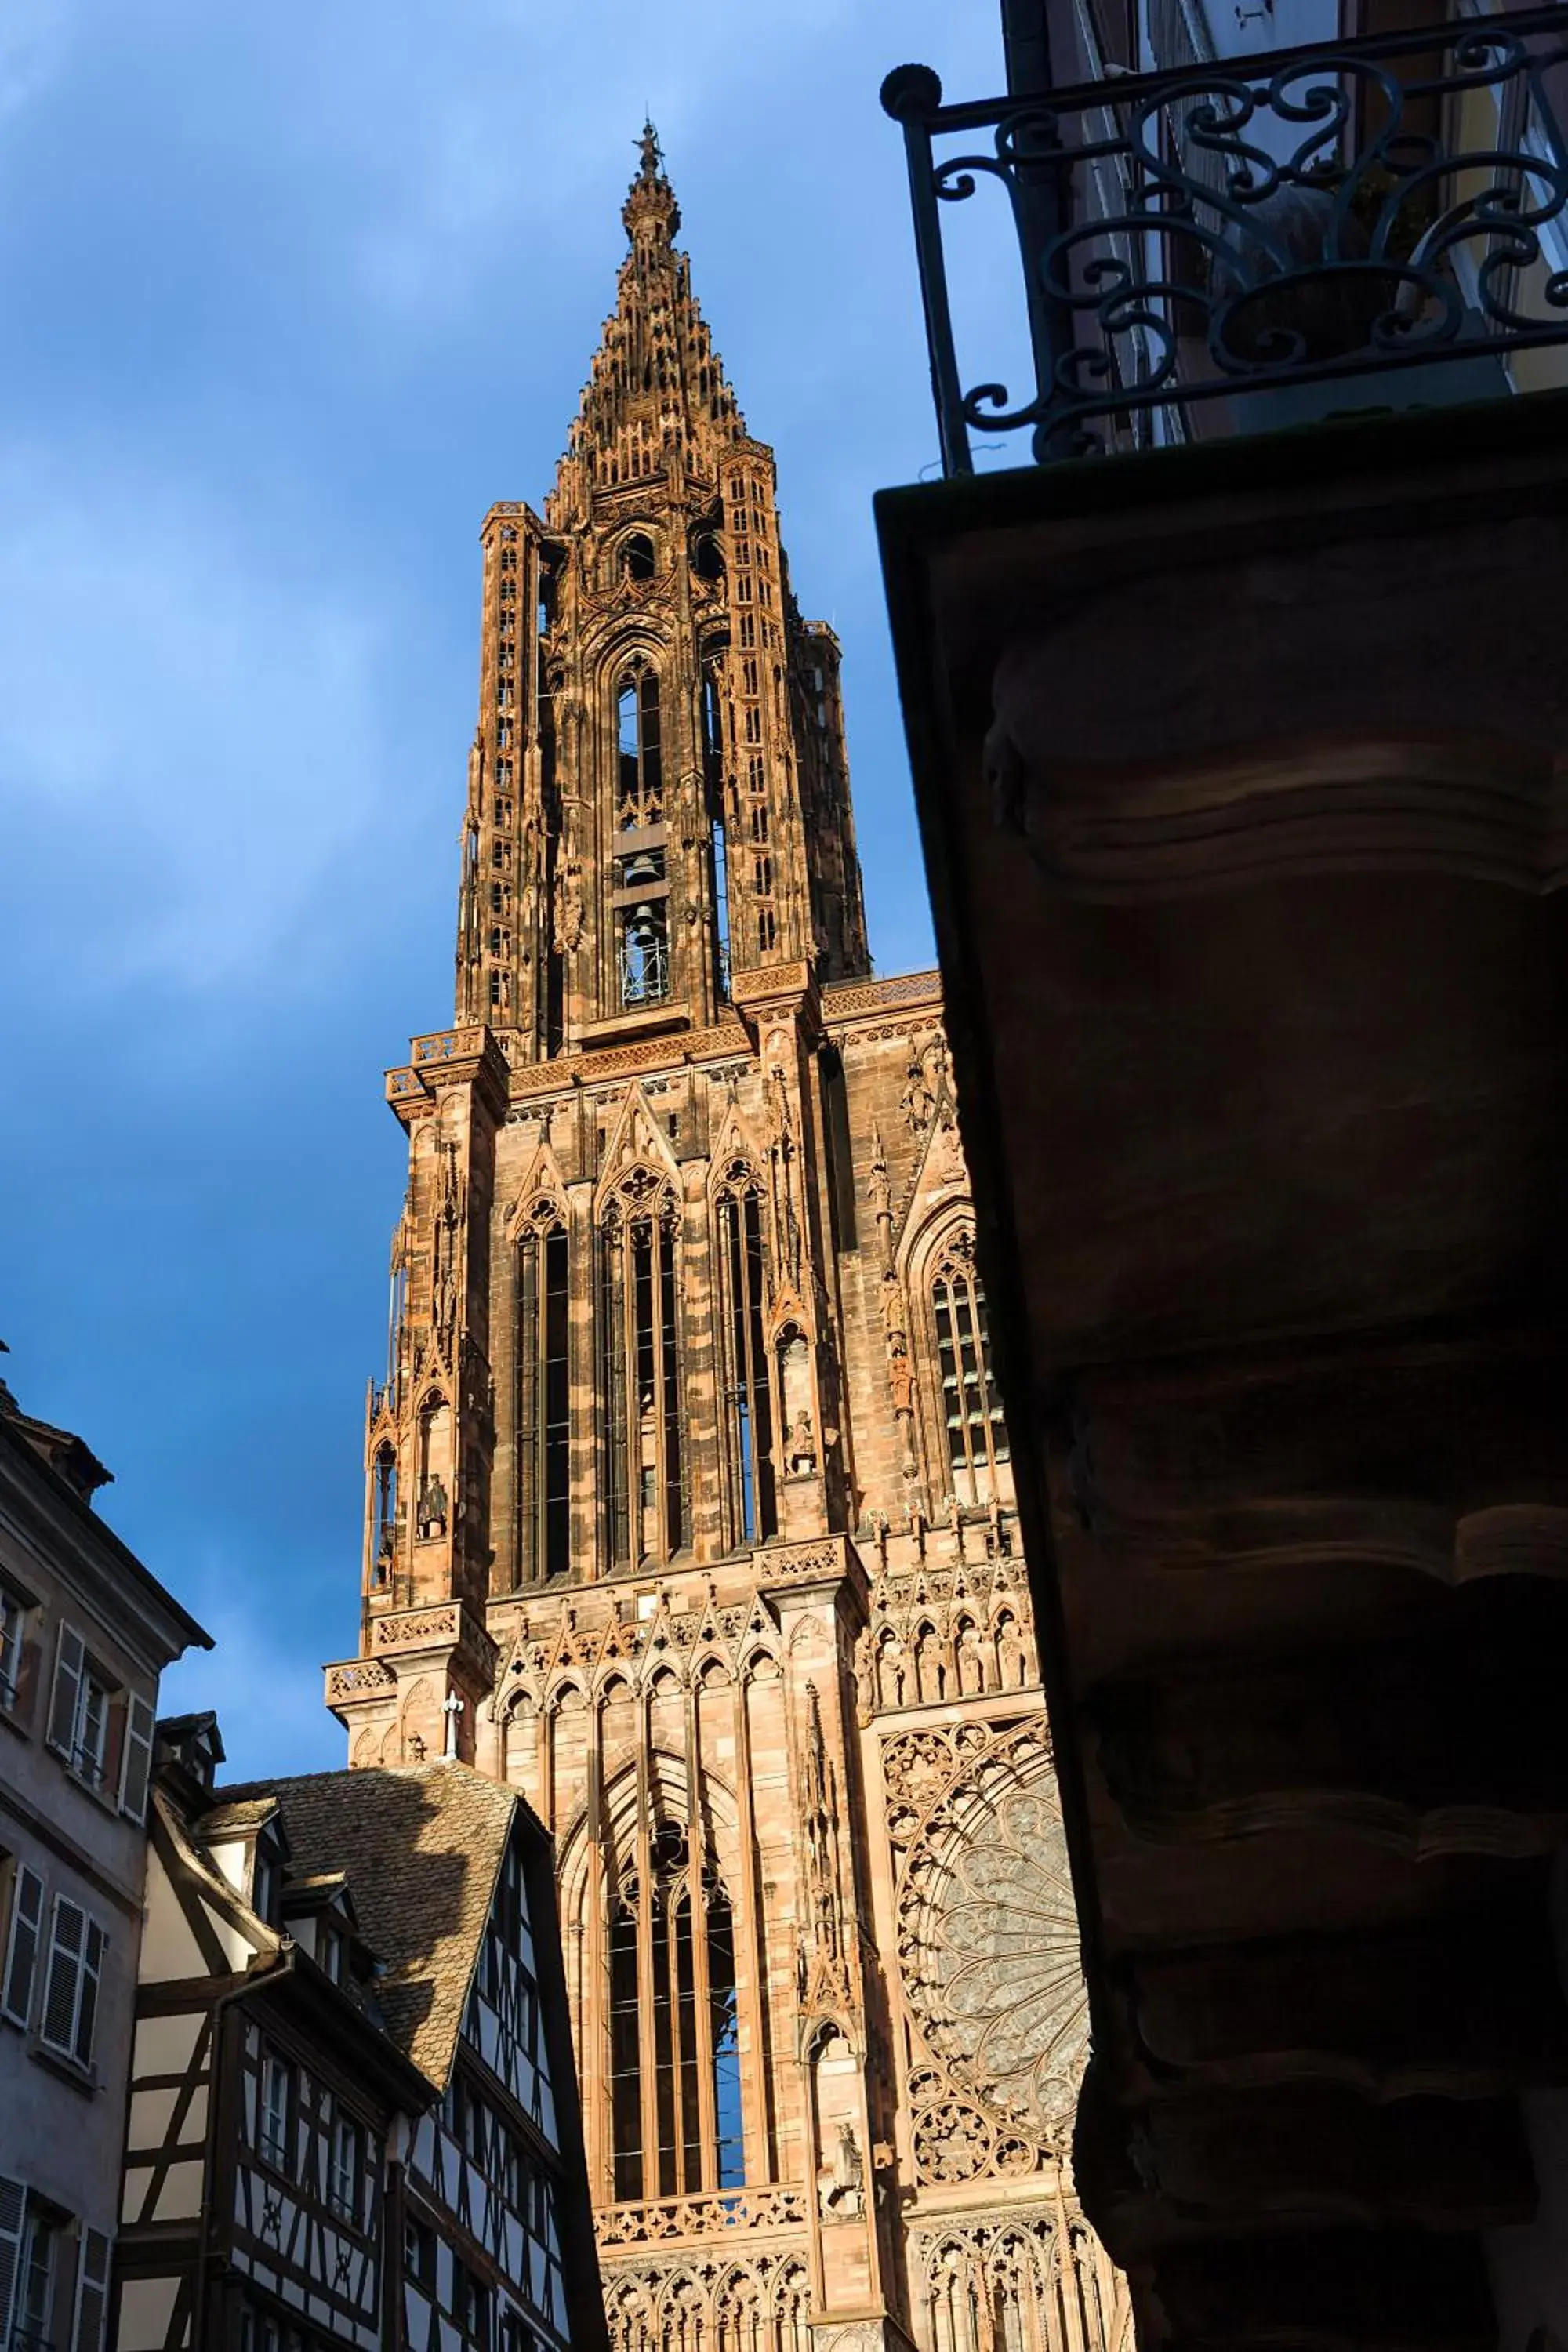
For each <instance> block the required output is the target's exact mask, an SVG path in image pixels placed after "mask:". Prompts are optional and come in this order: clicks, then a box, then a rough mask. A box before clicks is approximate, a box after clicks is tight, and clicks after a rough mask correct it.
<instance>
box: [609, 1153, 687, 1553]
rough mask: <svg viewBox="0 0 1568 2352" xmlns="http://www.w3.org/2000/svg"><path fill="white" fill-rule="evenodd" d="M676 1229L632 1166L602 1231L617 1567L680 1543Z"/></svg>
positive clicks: (666, 1201)
mask: <svg viewBox="0 0 1568 2352" xmlns="http://www.w3.org/2000/svg"><path fill="white" fill-rule="evenodd" d="M678 1234H679V1210H678V1207H677V1204H676V1201H675V1197H674V1194H673V1192H671V1191H670V1190H669V1188H668V1185H665V1186H662V1187H661V1186H660V1184H659V1181H658V1179H657V1178H656V1177H655V1176H653V1175H652V1173H651V1172H650V1171H648V1170H647V1169H636V1170H634V1171H632V1174H631V1176H630V1177H629V1178H628V1179H627V1180H626V1182H625V1184H623V1186H622V1187H621V1190H620V1191H619V1192H617V1193H616V1196H615V1198H614V1199H613V1200H612V1201H611V1202H610V1204H609V1207H608V1210H607V1212H606V1213H605V1220H604V1223H603V1226H602V1228H601V1231H600V1235H599V1302H598V1304H599V1339H600V1350H601V1359H602V1361H601V1368H600V1369H601V1390H600V1393H601V1396H602V1398H603V1399H604V1408H605V1418H604V1424H603V1427H602V1430H601V1433H600V1470H601V1479H600V1490H601V1493H602V1494H603V1496H604V1511H605V1550H606V1552H607V1555H608V1558H609V1559H610V1562H611V1563H612V1565H615V1566H619V1565H621V1564H623V1563H627V1564H634V1565H635V1564H636V1563H637V1561H639V1560H644V1559H670V1558H672V1557H673V1555H674V1554H675V1553H676V1552H678V1551H679V1549H681V1547H682V1545H683V1544H684V1543H685V1541H686V1502H685V1483H684V1463H683V1457H682V1447H681V1432H680V1327H679V1304H678V1297H677V1265H676V1248H677V1239H678Z"/></svg>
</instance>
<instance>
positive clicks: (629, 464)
mask: <svg viewBox="0 0 1568 2352" xmlns="http://www.w3.org/2000/svg"><path fill="white" fill-rule="evenodd" d="M637 152H638V158H639V161H638V168H637V176H636V178H635V179H634V180H633V182H632V184H631V186H630V188H629V189H628V191H627V194H626V203H625V205H623V206H622V208H621V218H622V220H623V221H624V223H625V224H626V236H627V239H628V242H629V245H630V248H631V249H630V251H629V252H628V253H627V255H626V259H625V260H624V261H623V262H622V264H621V268H620V274H619V277H618V278H617V279H616V307H615V309H614V310H613V311H612V312H611V314H610V316H609V318H608V319H606V320H605V327H604V332H603V333H602V335H601V336H600V339H599V348H598V350H597V351H596V352H595V354H594V359H593V363H592V365H591V367H590V370H589V374H588V382H587V383H586V385H585V386H584V392H583V397H582V400H581V402H580V404H579V406H578V411H577V416H576V419H575V421H574V425H573V426H572V432H571V436H570V438H569V440H568V443H567V447H566V454H565V456H564V457H563V459H562V461H561V465H560V467H559V469H558V471H557V473H556V478H555V488H554V490H553V491H552V495H551V498H550V499H549V502H548V504H547V506H546V509H545V515H546V520H547V521H548V523H549V525H550V527H551V529H552V530H568V529H570V528H571V527H572V525H573V524H574V521H576V520H579V519H580V518H581V517H582V516H583V515H584V513H585V501H586V500H588V499H591V498H593V497H594V496H595V493H598V492H601V491H604V490H606V489H617V488H624V487H625V486H626V484H627V483H630V482H636V481H637V480H638V479H641V478H647V477H649V476H652V475H653V474H655V473H660V474H662V473H666V472H668V469H669V468H670V467H672V466H674V467H679V469H680V470H681V471H683V472H685V473H689V474H695V475H699V476H701V477H704V478H707V479H709V480H711V479H713V478H714V476H715V474H716V471H717V467H718V460H719V457H720V454H721V451H722V450H723V449H724V448H726V447H728V446H730V445H731V444H732V443H733V442H736V441H741V440H744V438H745V437H746V423H745V419H744V417H743V416H742V415H741V411H740V407H739V405H738V404H737V402H736V399H735V395H734V393H733V392H732V391H731V388H730V384H729V383H728V381H727V379H726V377H725V374H724V363H723V362H722V360H721V358H720V357H719V354H718V352H716V351H715V350H714V348H713V338H712V336H711V335H710V332H709V331H708V326H707V322H706V321H705V320H704V319H703V317H702V314H701V312H700V310H699V309H698V306H697V298H696V296H695V294H694V293H693V292H692V289H691V264H690V262H689V260H688V258H687V257H686V255H685V254H684V253H682V252H681V251H680V249H679V247H678V246H677V245H676V244H675V242H674V238H675V234H676V231H677V230H678V229H679V226H680V207H679V205H678V204H677V203H676V200H675V191H674V189H673V188H672V187H671V186H670V184H669V179H668V174H667V173H666V171H665V168H664V151H663V149H662V148H661V147H660V145H659V143H658V131H656V130H655V129H654V127H653V124H652V123H651V122H645V123H644V124H643V128H642V135H641V137H640V138H639V139H638V141H637Z"/></svg>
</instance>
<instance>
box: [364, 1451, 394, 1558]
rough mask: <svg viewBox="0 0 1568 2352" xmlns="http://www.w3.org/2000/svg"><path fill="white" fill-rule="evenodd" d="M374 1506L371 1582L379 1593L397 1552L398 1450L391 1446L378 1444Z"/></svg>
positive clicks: (374, 1474)
mask: <svg viewBox="0 0 1568 2352" xmlns="http://www.w3.org/2000/svg"><path fill="white" fill-rule="evenodd" d="M371 1477H372V1496H371V1500H372V1505H373V1509H374V1520H373V1526H372V1534H371V1552H370V1580H371V1584H372V1587H373V1589H375V1590H379V1589H380V1588H381V1587H382V1586H384V1585H385V1584H387V1583H388V1582H390V1580H391V1577H392V1563H393V1559H394V1557H395V1553H396V1549H397V1449H396V1447H395V1445H393V1444H390V1443H384V1444H381V1445H378V1446H377V1447H376V1450H375V1460H374V1464H373V1465H372V1473H371Z"/></svg>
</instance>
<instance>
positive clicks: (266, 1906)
mask: <svg viewBox="0 0 1568 2352" xmlns="http://www.w3.org/2000/svg"><path fill="white" fill-rule="evenodd" d="M282 1881H283V1870H282V1864H281V1861H280V1859H279V1853H278V1849H277V1847H276V1846H275V1845H274V1844H273V1843H272V1842H271V1840H270V1839H269V1838H268V1835H267V1833H266V1832H265V1831H263V1832H262V1834H261V1835H260V1836H259V1837H258V1839H257V1841H256V1853H255V1856H254V1858H253V1860H252V1862H251V1865H250V1907H251V1909H252V1910H253V1911H254V1912H255V1914H256V1916H257V1917H258V1919H260V1920H262V1921H264V1922H265V1924H266V1925H267V1926H268V1927H275V1926H276V1925H277V1920H278V1897H279V1893H280V1892H281V1889H282Z"/></svg>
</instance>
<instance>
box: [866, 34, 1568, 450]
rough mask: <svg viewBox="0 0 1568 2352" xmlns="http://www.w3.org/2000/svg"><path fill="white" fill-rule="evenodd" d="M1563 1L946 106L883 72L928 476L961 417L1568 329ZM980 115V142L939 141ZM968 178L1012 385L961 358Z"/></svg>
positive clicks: (1128, 404) (1099, 413)
mask: <svg viewBox="0 0 1568 2352" xmlns="http://www.w3.org/2000/svg"><path fill="white" fill-rule="evenodd" d="M1565 18H1568V11H1565V10H1564V9H1563V7H1561V6H1556V7H1544V8H1535V9H1532V10H1528V11H1521V12H1516V13H1513V14H1510V16H1507V17H1505V18H1489V19H1477V18H1475V17H1467V18H1463V19H1460V20H1459V21H1458V22H1456V23H1450V24H1447V25H1440V26H1429V27H1426V28H1423V29H1420V30H1417V31H1413V32H1406V33H1403V34H1400V35H1398V36H1393V37H1372V38H1368V39H1363V40H1355V41H1347V42H1342V43H1336V44H1333V45H1315V46H1313V47H1308V48H1302V49H1295V50H1289V51H1276V52H1274V53H1272V54H1268V55H1258V56H1254V57H1249V58H1225V59H1221V60H1218V61H1216V62H1213V63H1209V64H1203V65H1200V64H1188V65H1186V66H1184V67H1183V68H1182V69H1181V70H1179V71H1167V72H1161V73H1152V74H1143V75H1139V76H1127V77H1124V78H1122V79H1117V80H1107V81H1098V82H1094V83H1091V84H1085V85H1080V86H1079V87H1078V88H1076V89H1068V90H1061V91H1057V92H1052V93H1050V94H1049V95H1048V96H1047V97H1044V98H1042V97H1039V96H1030V97H1027V98H1017V99H1010V100H996V101H983V102H979V103H976V104H971V105H963V106H952V107H944V106H943V105H942V92H941V84H940V83H939V82H938V81H937V79H936V77H935V76H934V75H932V74H931V73H930V72H929V71H928V70H927V69H926V68H920V67H903V68H900V69H899V70H898V72H896V73H894V74H892V75H889V78H888V80H887V82H886V83H885V84H884V87H883V103H884V105H885V106H886V107H887V109H888V110H889V113H892V114H894V115H895V116H896V117H897V118H898V119H899V120H900V121H901V122H902V124H903V126H904V132H905V140H906V145H907V148H908V152H909V162H910V190H911V196H912V200H913V205H914V213H915V229H916V241H917V247H918V249H919V256H920V262H921V285H922V291H923V294H924V297H925V309H926V324H927V332H928V338H929V340H930V343H931V366H932V378H933V383H934V386H935V391H936V398H937V407H938V416H939V423H940V425H941V428H942V455H943V462H944V467H945V469H946V471H947V472H949V473H962V472H968V471H970V470H972V467H973V457H972V455H971V450H970V441H969V436H970V435H971V433H973V432H974V431H976V430H983V431H985V432H987V433H995V432H999V431H1000V432H1010V431H1016V430H1019V429H1021V428H1031V429H1032V432H1033V436H1034V451H1035V454H1036V456H1037V457H1042V458H1044V457H1058V456H1063V455H1071V454H1079V453H1083V452H1087V451H1091V450H1098V449H1100V448H1104V447H1107V446H1126V445H1127V444H1128V443H1129V442H1130V441H1135V440H1137V439H1139V438H1141V437H1148V435H1149V432H1150V429H1151V428H1150V426H1149V424H1148V421H1147V420H1148V418H1149V415H1150V413H1151V412H1153V411H1157V410H1163V411H1166V412H1167V414H1169V413H1170V412H1172V411H1173V410H1174V409H1177V408H1179V407H1181V406H1182V405H1184V404H1186V403H1188V402H1194V401H1200V400H1208V399H1215V398H1218V397H1224V396H1226V395H1234V394H1237V393H1238V392H1248V393H1255V392H1266V391H1268V390H1269V389H1271V388H1279V387H1283V386H1286V385H1300V384H1304V383H1314V382H1318V381H1324V380H1329V379H1333V378H1338V377H1342V376H1353V375H1359V374H1362V373H1367V372H1370V371H1377V370H1385V369H1405V368H1410V367H1412V366H1416V365H1422V364H1425V363H1426V362H1434V361H1438V360H1451V359H1460V360H1464V359H1471V360H1475V359H1482V358H1485V357H1486V356H1487V355H1506V354H1509V353H1512V352H1519V351H1522V350H1526V349H1531V348H1534V347H1539V346H1542V345H1548V344H1553V343H1563V342H1568V144H1565V142H1564V139H1563V131H1562V129H1561V126H1560V123H1559V121H1558V118H1557V115H1556V113H1555V112H1554V110H1553V106H1552V92H1553V89H1554V88H1556V89H1559V90H1561V89H1562V88H1563V86H1564V85H1565V84H1568V22H1565ZM975 131H990V133H991V145H990V149H989V151H986V150H984V149H981V148H979V147H977V146H974V145H972V144H970V145H966V146H965V147H964V148H963V150H962V151H961V152H956V153H952V152H939V146H938V142H942V147H945V145H946V142H948V141H950V140H952V139H954V138H958V137H965V136H968V135H971V134H973V132H975ZM984 184H991V185H993V186H996V185H999V186H1000V187H1001V189H1002V191H1003V192H1004V194H1005V197H1006V199H1007V202H1008V205H1009V208H1010V215H1011V220H1012V225H1013V229H1014V232H1015V235H1016V241H1017V246H1018V250H1019V254H1020V257H1021V260H1022V263H1023V268H1024V282H1025V292H1026V310H1027V319H1028V328H1029V340H1030V346H1031V351H1032V355H1033V363H1034V375H1035V383H1034V387H1033V390H1032V392H1031V393H1030V394H1029V396H1027V397H1022V396H1015V395H1014V394H1011V393H1010V392H1009V390H1008V388H1007V386H1006V385H1005V384H1003V383H996V382H982V383H973V384H971V385H968V386H965V385H964V384H963V380H962V377H961V374H960V371H959V366H958V361H957V354H956V346H955V342H954V337H953V331H952V317H951V310H950V304H949V299H948V292H947V285H946V277H945V258H944V256H943V252H942V207H943V206H944V205H961V204H964V203H966V202H968V201H969V200H970V199H971V198H973V196H974V195H975V194H977V192H978V191H979V190H980V189H981V187H982V186H983V185H984ZM1140 418H1142V420H1144V421H1143V423H1142V425H1140V423H1139V421H1138V420H1139V419H1140Z"/></svg>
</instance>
